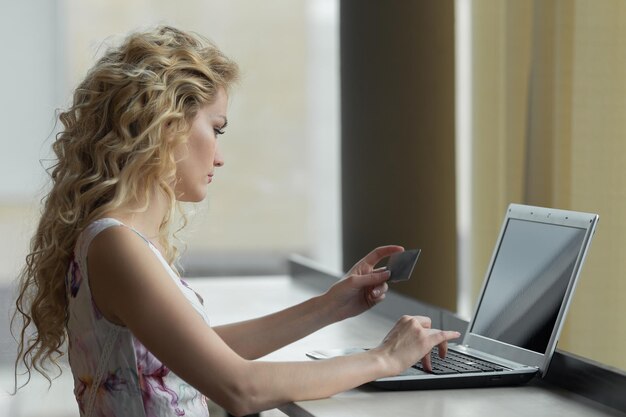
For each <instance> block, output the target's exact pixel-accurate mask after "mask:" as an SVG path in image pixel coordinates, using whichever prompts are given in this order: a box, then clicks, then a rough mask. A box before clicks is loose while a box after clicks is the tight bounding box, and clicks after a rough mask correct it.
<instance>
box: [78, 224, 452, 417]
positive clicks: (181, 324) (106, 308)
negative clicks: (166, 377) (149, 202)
mask: <svg viewBox="0 0 626 417" xmlns="http://www.w3.org/2000/svg"><path fill="white" fill-rule="evenodd" d="M111 260H115V262H112V261H111ZM88 262H89V265H88V267H89V276H90V284H91V287H92V292H93V296H94V299H95V302H96V304H97V305H98V307H99V308H100V310H101V311H102V313H103V314H104V315H105V317H107V318H109V319H110V320H113V321H118V322H120V323H122V324H124V325H125V326H127V327H128V328H129V329H130V330H131V331H132V332H133V334H134V335H135V336H136V337H137V338H138V339H139V340H140V341H141V342H142V343H143V344H144V345H145V346H146V347H147V348H148V349H149V350H150V351H151V352H152V353H153V354H154V355H155V356H157V357H158V358H159V359H160V360H161V361H162V362H163V363H164V364H165V365H166V366H168V367H169V368H170V369H171V370H172V371H173V372H175V373H176V374H177V375H179V376H180V377H181V378H183V379H184V380H186V381H187V382H189V383H190V384H191V385H193V386H195V387H196V388H197V389H198V390H200V391H201V392H202V393H204V394H205V395H207V396H208V397H209V398H211V399H212V400H213V401H215V402H216V403H218V404H220V405H221V406H222V407H224V408H225V409H226V410H228V411H230V412H231V413H233V414H236V415H244V414H248V413H251V412H255V411H259V410H263V409H268V408H272V407H275V406H277V405H279V404H282V403H285V402H289V401H296V400H303V399H314V398H322V397H326V396H329V395H333V394H335V393H337V392H340V391H343V390H346V389H350V388H353V387H356V386H358V385H361V384H363V383H365V382H367V381H370V380H372V379H375V378H378V377H381V376H385V375H391V374H394V373H396V372H399V371H400V370H401V369H404V368H406V367H408V364H410V363H414V362H415V361H417V360H418V359H419V358H420V357H421V356H423V355H424V354H425V353H426V352H428V351H429V350H430V348H432V346H433V345H434V344H438V343H443V342H444V341H445V340H446V339H449V338H451V337H454V336H456V335H454V334H452V333H450V332H447V333H446V332H440V331H438V332H429V331H428V330H427V329H424V328H422V327H421V326H420V325H419V324H416V323H417V322H416V321H415V320H410V319H407V320H405V322H406V323H405V324H401V323H400V322H399V324H401V325H402V326H404V330H401V329H400V328H399V327H398V325H396V327H394V329H393V330H392V332H390V334H389V336H388V339H387V340H386V341H385V342H384V343H383V344H382V345H381V346H380V347H379V348H376V349H373V350H372V351H368V352H367V353H363V354H358V355H353V356H348V357H342V358H335V359H331V360H327V361H310V362H289V363H286V362H255V361H249V360H246V359H243V358H242V357H241V356H239V355H238V354H237V353H236V352H235V351H233V350H232V349H231V348H230V347H229V346H228V345H227V344H226V343H225V342H224V341H223V340H222V339H221V337H220V336H219V335H218V334H217V333H216V332H215V331H214V330H213V329H212V328H211V327H209V326H208V325H207V324H206V323H205V322H204V321H203V320H202V318H201V317H200V315H199V314H198V313H197V312H196V311H195V310H194V309H193V307H192V306H191V305H190V304H189V303H188V301H187V299H186V298H185V297H184V296H183V294H182V293H181V292H180V290H179V288H178V287H177V286H176V284H175V283H174V282H173V281H172V280H171V278H170V277H169V276H168V275H167V272H166V271H165V270H164V269H163V268H162V266H161V265H160V263H159V262H158V261H157V260H156V258H155V257H154V254H153V253H152V252H151V251H150V249H149V248H148V247H147V246H146V245H145V243H144V242H143V241H142V240H141V239H140V238H139V237H138V236H136V235H135V234H134V233H133V232H132V231H130V230H127V229H125V228H111V229H107V230H105V231H103V232H102V233H101V234H99V235H98V236H97V237H96V238H95V239H94V242H93V243H92V245H91V247H90V250H89V261H88ZM409 323H412V324H409ZM407 325H409V326H410V325H412V326H415V328H414V329H413V330H414V331H413V330H411V331H408V330H407V328H406V326H407ZM409 330H410V327H409ZM394 332H395V333H394ZM397 335H404V337H400V338H399V337H397ZM182 347H184V351H181V349H182ZM407 347H410V349H409V348H407ZM420 355H421V356H420ZM411 361H412V362H411Z"/></svg>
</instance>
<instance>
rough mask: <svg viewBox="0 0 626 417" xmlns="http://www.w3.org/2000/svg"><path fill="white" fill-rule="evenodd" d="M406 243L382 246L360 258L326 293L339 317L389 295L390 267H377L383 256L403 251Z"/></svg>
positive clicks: (333, 311)
mask: <svg viewBox="0 0 626 417" xmlns="http://www.w3.org/2000/svg"><path fill="white" fill-rule="evenodd" d="M402 251H404V248H402V246H396V245H389V246H379V247H377V248H376V249H374V250H373V251H371V252H370V253H368V254H367V256H365V257H364V258H363V259H361V260H360V261H359V262H357V263H356V264H355V265H354V266H353V267H352V269H350V271H348V273H347V274H346V276H345V277H344V278H343V279H342V280H341V281H339V282H337V283H336V284H334V285H333V286H332V287H330V289H329V290H328V291H327V292H326V294H324V296H325V298H326V299H327V300H328V302H329V303H330V307H331V314H333V315H335V319H336V321H339V320H343V319H346V318H348V317H353V316H356V315H358V314H361V313H363V312H364V311H366V310H368V309H369V308H371V307H373V306H374V305H376V304H378V303H379V302H381V301H382V300H383V299H384V298H385V293H386V292H387V289H388V287H387V280H388V279H389V275H390V273H389V271H387V269H386V268H384V267H383V268H377V269H374V267H375V266H376V264H377V263H378V262H380V261H381V260H382V259H384V258H386V257H388V256H390V255H393V254H394V253H398V252H402Z"/></svg>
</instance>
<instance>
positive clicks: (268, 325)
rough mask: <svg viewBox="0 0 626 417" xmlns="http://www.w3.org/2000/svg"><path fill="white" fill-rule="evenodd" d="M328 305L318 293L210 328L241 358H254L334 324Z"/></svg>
mask: <svg viewBox="0 0 626 417" xmlns="http://www.w3.org/2000/svg"><path fill="white" fill-rule="evenodd" d="M329 308H330V306H329V304H328V303H325V302H324V300H323V299H322V296H318V297H314V298H311V299H309V300H307V301H305V302H303V303H300V304H298V305H295V306H293V307H290V308H287V309H285V310H282V311H279V312H277V313H273V314H270V315H267V316H263V317H259V318H256V319H252V320H247V321H243V322H239V323H232V324H227V325H223V326H215V327H213V330H215V332H216V333H217V334H218V335H219V336H220V337H221V338H222V340H224V342H226V344H228V346H229V347H230V348H231V349H233V350H234V351H235V352H237V354H239V355H240V356H242V357H243V358H246V359H257V358H260V357H262V356H265V355H267V354H268V353H271V352H273V351H275V350H277V349H280V348H281V347H283V346H286V345H288V344H290V343H292V342H295V341H296V340H299V339H301V338H303V337H305V336H307V335H308V334H311V333H313V332H315V331H317V330H319V329H321V328H323V327H325V326H327V325H329V324H331V323H334V322H335V321H336V320H335V319H334V318H333V315H332V313H331V312H330V311H328V310H329ZM251 340H253V341H254V342H253V343H251V342H250V341H251Z"/></svg>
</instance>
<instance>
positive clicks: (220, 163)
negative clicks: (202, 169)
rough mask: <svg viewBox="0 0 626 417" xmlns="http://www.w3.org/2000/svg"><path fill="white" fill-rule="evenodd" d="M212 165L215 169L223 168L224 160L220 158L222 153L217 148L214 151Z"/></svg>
mask: <svg viewBox="0 0 626 417" xmlns="http://www.w3.org/2000/svg"><path fill="white" fill-rule="evenodd" d="M213 165H215V166H216V167H222V166H224V158H223V157H222V153H221V152H220V150H219V148H216V149H215V159H213Z"/></svg>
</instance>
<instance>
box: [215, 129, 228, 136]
mask: <svg viewBox="0 0 626 417" xmlns="http://www.w3.org/2000/svg"><path fill="white" fill-rule="evenodd" d="M213 132H215V136H219V135H223V134H224V133H225V132H224V130H223V129H220V128H219V127H215V128H213Z"/></svg>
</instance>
